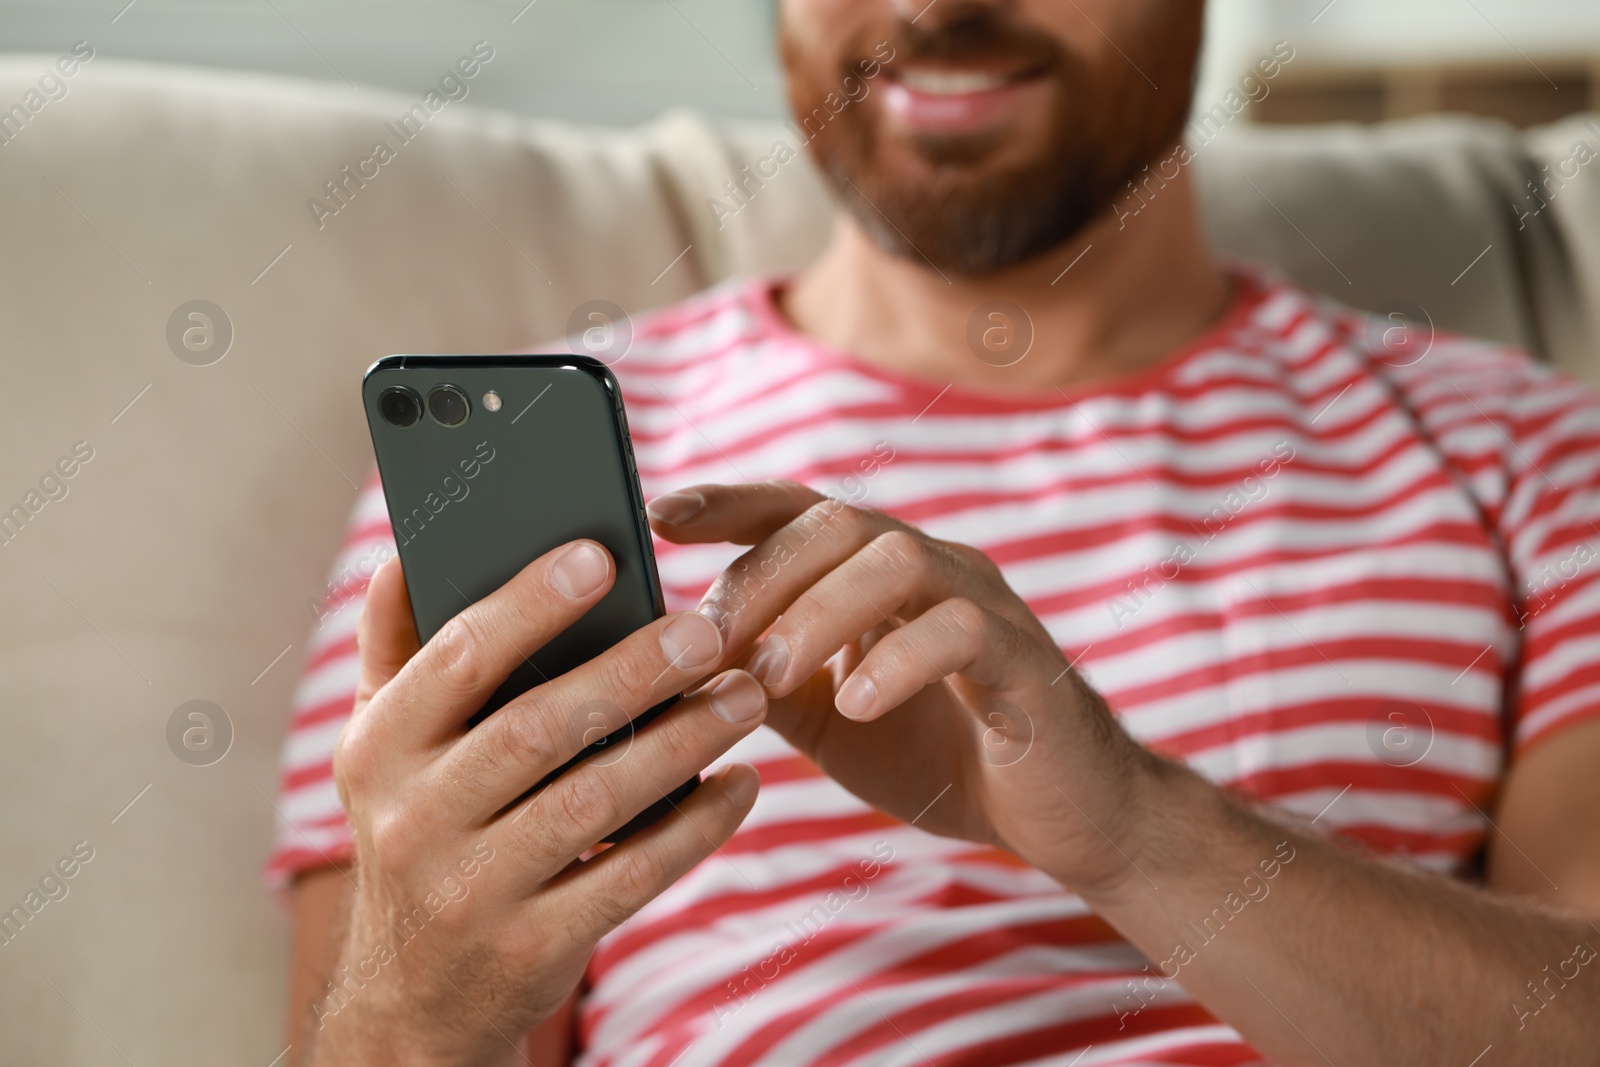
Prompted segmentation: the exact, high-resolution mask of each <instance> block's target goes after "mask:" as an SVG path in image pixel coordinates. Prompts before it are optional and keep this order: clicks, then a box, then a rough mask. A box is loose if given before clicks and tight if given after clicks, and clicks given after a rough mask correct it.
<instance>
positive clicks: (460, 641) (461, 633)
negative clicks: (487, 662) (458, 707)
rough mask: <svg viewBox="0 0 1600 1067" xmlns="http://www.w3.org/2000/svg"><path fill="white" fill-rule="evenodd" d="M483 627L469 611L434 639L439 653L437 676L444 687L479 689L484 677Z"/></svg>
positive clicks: (445, 625) (448, 623)
mask: <svg viewBox="0 0 1600 1067" xmlns="http://www.w3.org/2000/svg"><path fill="white" fill-rule="evenodd" d="M486 636H487V634H486V632H485V630H484V624H483V622H481V621H480V620H479V619H478V618H477V616H476V615H475V614H473V613H472V612H470V611H466V612H462V613H461V614H460V615H457V616H455V617H454V618H453V619H451V620H450V621H449V622H447V623H445V624H444V626H443V627H442V628H440V630H439V632H438V633H437V634H435V635H434V638H433V641H434V644H435V645H436V647H437V649H438V657H437V660H436V665H437V666H436V670H437V675H438V677H439V679H440V680H441V681H443V682H444V683H445V684H447V685H450V686H453V687H457V688H460V689H462V690H470V689H475V688H477V685H478V682H479V681H480V679H481V678H482V677H483V673H484V662H483V661H484V655H483V647H484V639H485V637H486Z"/></svg>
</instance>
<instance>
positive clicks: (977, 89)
mask: <svg viewBox="0 0 1600 1067" xmlns="http://www.w3.org/2000/svg"><path fill="white" fill-rule="evenodd" d="M900 84H902V85H904V86H905V87H906V88H908V89H914V90H916V91H917V92H919V93H929V94H932V95H935V96H959V95H961V94H962V93H981V92H986V91H988V90H990V89H998V88H1000V87H1001V86H1003V85H1005V84H1006V79H1004V78H1001V77H997V76H995V75H993V74H976V73H972V72H970V71H948V70H939V71H935V70H903V71H901V72H900Z"/></svg>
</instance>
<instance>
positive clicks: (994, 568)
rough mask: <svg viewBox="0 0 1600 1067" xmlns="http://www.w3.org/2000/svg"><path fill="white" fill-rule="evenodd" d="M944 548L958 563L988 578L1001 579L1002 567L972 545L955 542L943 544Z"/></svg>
mask: <svg viewBox="0 0 1600 1067" xmlns="http://www.w3.org/2000/svg"><path fill="white" fill-rule="evenodd" d="M942 544H943V545H944V547H945V548H946V549H947V550H948V551H949V552H950V553H951V555H953V556H954V557H955V558H956V560H957V561H958V562H960V563H961V564H964V565H965V566H967V567H969V568H971V569H972V570H975V571H977V572H978V573H980V574H982V575H984V576H985V577H988V578H1000V576H1001V575H1000V567H999V565H998V564H996V563H995V561H994V560H992V559H990V558H989V556H988V553H986V552H983V551H982V550H981V549H976V548H973V547H972V546H971V545H963V544H959V543H957V542H954V541H946V542H942Z"/></svg>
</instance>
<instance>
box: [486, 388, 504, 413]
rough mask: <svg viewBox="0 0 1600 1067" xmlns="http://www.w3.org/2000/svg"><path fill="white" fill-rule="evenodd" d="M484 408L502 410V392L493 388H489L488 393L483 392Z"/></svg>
mask: <svg viewBox="0 0 1600 1067" xmlns="http://www.w3.org/2000/svg"><path fill="white" fill-rule="evenodd" d="M483 410H485V411H499V410H500V394H499V393H497V392H495V391H494V390H493V389H491V390H489V391H488V392H487V393H484V394H483Z"/></svg>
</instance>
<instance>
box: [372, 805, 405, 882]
mask: <svg viewBox="0 0 1600 1067" xmlns="http://www.w3.org/2000/svg"><path fill="white" fill-rule="evenodd" d="M367 832H368V834H369V835H370V838H369V839H370V841H371V843H372V856H371V858H372V861H373V863H374V864H375V865H376V866H377V868H378V870H380V871H404V870H407V869H409V868H410V867H411V866H412V865H413V860H414V857H413V856H412V850H413V847H414V842H415V840H416V834H415V833H413V832H412V829H411V820H410V819H408V818H407V817H406V814H405V812H404V810H403V809H402V810H398V811H397V810H395V809H393V808H386V809H384V810H381V811H378V812H374V813H373V815H372V817H371V821H370V823H369V824H368V830H367Z"/></svg>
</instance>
